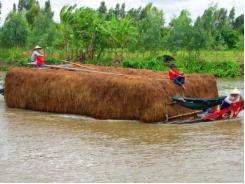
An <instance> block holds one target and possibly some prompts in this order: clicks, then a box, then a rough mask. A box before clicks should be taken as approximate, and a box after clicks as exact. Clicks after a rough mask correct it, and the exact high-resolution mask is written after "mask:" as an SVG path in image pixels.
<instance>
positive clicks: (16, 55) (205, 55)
mask: <svg viewBox="0 0 245 184" xmlns="http://www.w3.org/2000/svg"><path fill="white" fill-rule="evenodd" d="M31 51H32V50H28V49H24V48H11V49H7V48H0V70H8V68H9V66H13V65H15V66H27V63H28V62H29V60H30V54H31ZM164 54H168V55H172V54H171V53H170V52H169V51H157V52H155V53H151V52H145V53H142V52H132V53H130V52H127V53H124V61H123V62H122V63H115V62H113V53H112V52H110V51H108V52H105V53H104V54H103V56H102V57H101V58H100V59H99V60H86V61H85V63H86V64H96V65H103V66H121V67H127V68H138V69H150V70H156V71H167V70H168V67H167V66H166V65H163V64H162V61H160V60H157V59H156V57H157V56H162V55H164ZM45 55H46V56H45V62H46V63H47V64H61V63H62V60H63V59H64V52H63V51H62V50H55V49H52V50H47V51H46V53H45ZM174 57H175V58H176V62H175V63H176V65H177V66H178V68H179V69H180V70H182V71H183V72H188V73H209V74H213V75H215V76H217V77H240V76H242V73H241V68H240V66H239V65H240V64H242V63H243V57H244V52H243V51H239V50H227V51H208V50H204V51H201V52H200V54H199V56H198V57H197V58H195V59H193V58H189V55H188V53H187V52H178V53H176V55H174Z"/></svg>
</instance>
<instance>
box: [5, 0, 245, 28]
mask: <svg viewBox="0 0 245 184" xmlns="http://www.w3.org/2000/svg"><path fill="white" fill-rule="evenodd" d="M0 1H1V2H2V14H1V15H0V18H1V19H0V25H2V24H3V22H4V19H5V17H6V15H7V14H8V13H9V12H10V11H11V10H12V8H13V3H16V4H18V0H0ZM38 1H39V2H40V4H41V6H43V5H44V2H45V1H46V0H38ZM101 1H102V0H50V2H51V6H52V9H53V11H54V12H55V14H54V20H55V21H56V22H59V12H60V9H61V8H62V7H63V6H64V5H74V4H77V5H78V6H87V7H91V8H98V7H99V5H100V2H101ZM104 1H105V3H106V5H107V7H108V8H111V7H115V5H116V4H117V3H120V4H122V3H125V5H126V10H128V9H130V8H138V7H139V6H141V7H144V6H145V5H146V4H147V3H149V2H152V3H153V5H154V6H156V7H158V8H159V9H162V10H163V11H164V14H165V20H166V23H169V22H170V20H171V18H173V17H174V16H178V15H179V13H180V11H181V10H183V9H187V10H189V11H190V13H191V16H192V19H193V20H195V19H196V18H197V17H198V16H200V15H202V14H203V12H204V10H205V9H207V8H208V7H209V5H210V4H211V3H214V4H215V3H218V7H219V8H226V9H228V10H230V9H231V8H232V7H233V6H234V7H235V10H236V16H238V15H240V14H242V13H244V1H243V0H104Z"/></svg>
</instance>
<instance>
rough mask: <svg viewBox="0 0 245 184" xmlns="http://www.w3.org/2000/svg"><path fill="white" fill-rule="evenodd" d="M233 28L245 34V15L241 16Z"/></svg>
mask: <svg viewBox="0 0 245 184" xmlns="http://www.w3.org/2000/svg"><path fill="white" fill-rule="evenodd" d="M233 27H234V29H235V30H237V31H239V32H240V33H241V34H244V15H243V14H242V15H239V16H238V17H237V18H236V19H235V21H234V23H233Z"/></svg>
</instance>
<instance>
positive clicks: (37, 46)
mask: <svg viewBox="0 0 245 184" xmlns="http://www.w3.org/2000/svg"><path fill="white" fill-rule="evenodd" d="M36 49H42V47H40V46H39V45H36V47H35V48H34V49H33V50H36Z"/></svg>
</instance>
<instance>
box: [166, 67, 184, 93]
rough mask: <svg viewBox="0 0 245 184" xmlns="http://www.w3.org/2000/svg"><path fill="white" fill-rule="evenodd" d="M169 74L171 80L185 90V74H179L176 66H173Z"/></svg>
mask: <svg viewBox="0 0 245 184" xmlns="http://www.w3.org/2000/svg"><path fill="white" fill-rule="evenodd" d="M169 67H170V69H169V72H168V75H169V78H170V80H173V82H174V83H175V84H177V85H179V86H181V87H182V88H184V89H185V86H184V85H185V77H184V73H182V72H179V71H178V70H177V68H176V65H175V64H171V65H170V66H169Z"/></svg>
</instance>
